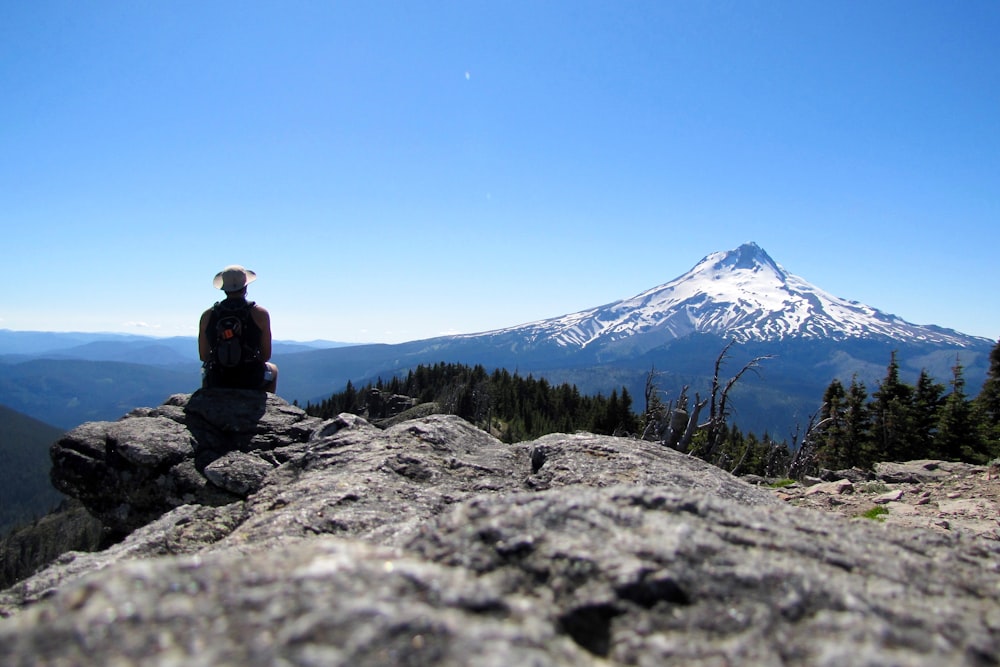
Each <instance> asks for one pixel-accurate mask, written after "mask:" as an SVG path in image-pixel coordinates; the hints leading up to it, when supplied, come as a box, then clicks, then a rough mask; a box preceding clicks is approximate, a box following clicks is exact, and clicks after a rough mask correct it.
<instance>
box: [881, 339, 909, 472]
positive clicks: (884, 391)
mask: <svg viewBox="0 0 1000 667" xmlns="http://www.w3.org/2000/svg"><path fill="white" fill-rule="evenodd" d="M872 398H873V399H874V400H873V401H872V406H871V407H872V418H873V422H872V432H873V433H872V435H873V441H872V454H873V455H874V459H875V461H906V460H909V459H911V458H913V457H912V456H911V453H912V451H911V445H912V442H913V410H912V400H913V387H911V386H910V385H908V384H905V383H903V382H901V381H900V379H899V363H898V362H897V361H896V352H895V351H893V352H892V356H891V358H890V361H889V366H888V368H887V369H886V374H885V378H883V379H882V382H881V383H879V386H878V389H877V390H876V391H875V393H874V394H873V395H872Z"/></svg>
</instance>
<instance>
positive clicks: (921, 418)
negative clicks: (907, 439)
mask: <svg viewBox="0 0 1000 667" xmlns="http://www.w3.org/2000/svg"><path fill="white" fill-rule="evenodd" d="M943 394H944V385H943V384H941V383H939V382H935V381H934V380H933V379H932V378H931V376H930V374H929V373H928V372H927V370H926V369H924V370H922V371H920V377H919V379H917V387H916V390H915V391H914V393H913V454H912V458H915V459H923V458H937V457H939V456H940V453H939V452H938V451H937V443H936V442H935V435H936V434H937V427H938V420H939V419H940V412H941V402H942V399H941V396H942V395H943Z"/></svg>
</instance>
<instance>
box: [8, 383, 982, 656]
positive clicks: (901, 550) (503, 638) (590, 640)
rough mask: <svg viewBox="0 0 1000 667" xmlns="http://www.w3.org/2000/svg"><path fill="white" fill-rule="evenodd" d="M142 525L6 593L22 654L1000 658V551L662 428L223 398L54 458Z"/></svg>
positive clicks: (112, 431)
mask: <svg viewBox="0 0 1000 667" xmlns="http://www.w3.org/2000/svg"><path fill="white" fill-rule="evenodd" d="M52 453H53V461H54V463H55V468H54V470H53V480H54V482H55V483H56V484H57V486H58V487H59V488H60V489H62V490H64V491H66V492H67V493H70V494H71V495H74V496H75V497H77V498H79V499H81V500H82V501H83V502H84V503H85V504H86V505H87V506H88V508H89V509H90V511H91V512H92V513H93V514H94V515H95V516H97V517H99V518H100V519H101V520H102V521H103V522H104V523H105V525H106V526H108V528H109V529H111V530H113V531H116V532H117V533H119V534H120V535H123V536H124V537H123V538H122V539H121V540H120V541H119V542H117V543H116V544H115V545H114V546H111V547H109V548H108V549H106V550H104V551H102V552H98V553H67V554H65V555H64V556H63V557H62V558H60V559H59V560H58V561H57V562H56V563H54V564H52V565H51V566H49V567H47V568H46V569H44V570H43V571H41V572H39V573H37V574H35V575H34V576H32V577H30V578H29V579H26V580H25V581H23V582H21V583H19V584H18V585H16V586H14V587H12V588H10V589H8V590H6V591H4V592H3V593H0V613H2V614H3V615H4V616H6V618H4V619H2V620H0V664H4V665H69V664H73V665H77V664H80V665H91V664H92V665H109V664H113V665H140V664H141V665H177V664H184V665H196V666H197V665H206V666H207V665H213V666H215V665H276V664H282V665H284V664H287V665H386V664H390V665H391V664H406V665H467V664H476V665H514V664H517V665H521V664H524V665H588V664H589V665H608V664H643V665H653V664H656V665H727V664H728V665H736V664H754V665H836V666H837V667H840V666H842V665H942V664H948V665H966V664H967V665H995V664H997V656H998V655H1000V543H998V542H996V541H994V540H989V539H985V538H983V537H982V536H979V535H976V534H973V533H970V532H963V531H949V532H942V531H939V530H938V531H935V530H932V529H923V528H919V527H905V526H896V525H890V524H884V523H878V522H875V521H870V520H866V519H851V518H848V517H845V516H838V515H835V514H832V513H829V512H820V511H816V510H812V509H808V508H803V507H796V506H793V505H792V504H791V503H790V502H789V501H788V500H782V499H779V498H777V497H776V495H775V492H774V491H771V490H765V489H761V488H757V487H754V486H751V485H749V484H747V483H745V482H744V481H741V480H739V479H736V478H734V477H732V476H730V475H728V474H727V473H725V472H723V471H721V470H719V469H717V468H714V467H712V466H709V465H707V464H704V463H703V462H701V461H699V460H697V459H693V458H690V457H687V456H684V455H681V454H679V453H677V452H674V451H671V450H668V449H664V448H662V447H659V446H657V445H655V444H652V443H647V442H642V441H637V440H632V439H625V438H614V437H604V436H594V435H590V434H575V435H550V436H546V437H543V438H540V439H538V440H535V441H533V442H526V443H519V444H515V445H507V444H504V443H501V442H499V441H498V440H496V439H494V438H492V437H491V436H489V435H488V434H486V433H484V432H482V431H480V430H477V429H475V428H473V427H472V426H471V425H469V424H467V423H466V422H464V421H462V420H460V419H458V418H455V417H449V416H440V415H434V416H429V417H424V418H420V419H415V420H410V421H404V422H402V423H399V424H396V425H394V426H392V427H390V428H387V429H385V430H380V429H377V428H375V427H374V426H372V425H371V424H369V423H368V422H366V421H364V420H362V419H360V418H357V417H352V416H349V415H341V416H340V417H338V418H337V419H334V420H330V421H326V422H323V421H319V420H316V419H313V418H310V417H308V416H307V415H305V413H303V412H302V411H301V410H299V409H297V408H295V407H294V406H290V405H288V404H287V403H285V402H284V401H282V400H281V399H279V398H277V397H274V396H270V395H268V396H264V395H261V394H251V393H244V392H225V391H216V392H197V393H195V394H194V395H191V396H186V395H180V396H174V397H171V398H170V399H169V400H168V401H167V402H166V403H165V404H164V405H163V406H160V407H158V408H153V409H146V410H140V411H136V412H133V413H132V414H130V415H128V416H126V417H124V418H123V419H121V420H120V421H118V422H113V423H92V424H86V425H84V426H81V427H79V428H78V429H76V430H74V431H72V432H70V433H69V434H67V435H66V436H65V437H64V438H63V439H62V440H60V441H59V442H58V443H56V444H55V445H54V446H53V452H52Z"/></svg>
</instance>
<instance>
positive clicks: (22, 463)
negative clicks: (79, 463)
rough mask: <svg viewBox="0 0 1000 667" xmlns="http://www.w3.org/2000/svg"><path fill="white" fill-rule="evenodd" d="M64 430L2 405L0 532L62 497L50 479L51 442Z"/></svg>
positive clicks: (39, 511) (46, 507)
mask: <svg viewBox="0 0 1000 667" xmlns="http://www.w3.org/2000/svg"><path fill="white" fill-rule="evenodd" d="M62 433H63V431H62V430H60V429H59V428H56V427H55V426H51V425H49V424H45V423H43V422H40V421H38V420H37V419H33V418H31V417H29V416H27V415H25V414H22V413H20V412H17V411H16V410H11V409H10V408H8V407H6V406H2V405H0V534H4V533H6V532H7V531H8V530H10V528H12V527H13V526H15V525H16V524H18V523H23V522H26V521H30V520H32V519H35V518H38V517H41V516H42V515H44V514H45V513H47V512H48V511H49V510H51V509H52V508H54V507H55V506H56V505H58V504H59V502H60V501H61V500H62V499H63V496H62V494H60V493H59V492H58V491H56V490H55V488H53V486H52V484H51V483H50V482H49V469H50V468H51V463H50V461H49V446H50V445H52V443H54V442H55V441H56V440H57V439H59V437H60V436H61V435H62Z"/></svg>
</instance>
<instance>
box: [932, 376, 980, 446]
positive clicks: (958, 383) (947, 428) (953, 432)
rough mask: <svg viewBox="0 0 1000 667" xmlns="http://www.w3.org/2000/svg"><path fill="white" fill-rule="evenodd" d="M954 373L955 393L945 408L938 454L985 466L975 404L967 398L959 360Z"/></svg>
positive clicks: (942, 410)
mask: <svg viewBox="0 0 1000 667" xmlns="http://www.w3.org/2000/svg"><path fill="white" fill-rule="evenodd" d="M951 370H952V379H951V383H950V384H951V393H950V394H948V396H946V397H945V399H944V404H943V405H942V406H941V417H940V420H939V421H938V432H937V437H936V438H935V443H936V446H937V451H938V452H939V454H940V455H941V457H942V458H945V459H947V460H949V461H973V462H976V463H985V462H986V456H985V452H984V451H983V448H982V446H981V444H980V440H979V429H977V428H976V425H975V424H974V423H973V419H972V403H971V402H970V401H969V399H968V397H967V396H966V395H965V378H964V377H963V375H962V371H963V368H962V364H961V363H959V362H958V361H957V360H956V362H955V365H954V366H953V367H952V369H951Z"/></svg>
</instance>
